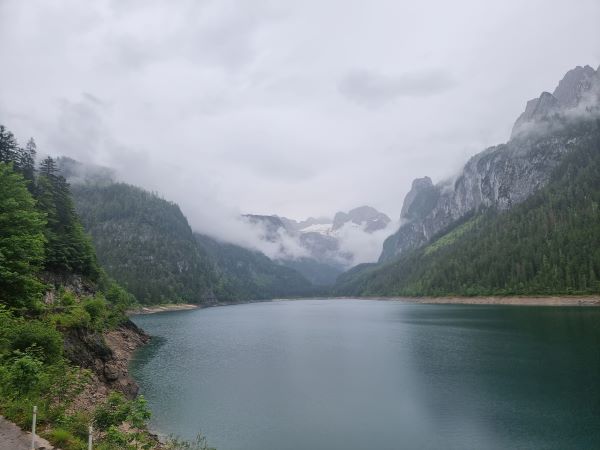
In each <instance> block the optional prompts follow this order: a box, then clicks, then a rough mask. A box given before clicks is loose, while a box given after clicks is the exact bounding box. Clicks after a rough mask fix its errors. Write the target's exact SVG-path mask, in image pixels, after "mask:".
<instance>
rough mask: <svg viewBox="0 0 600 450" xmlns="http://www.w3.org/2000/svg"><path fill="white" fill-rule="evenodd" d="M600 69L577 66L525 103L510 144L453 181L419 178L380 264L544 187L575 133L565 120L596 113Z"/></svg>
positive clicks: (470, 165) (490, 150)
mask: <svg viewBox="0 0 600 450" xmlns="http://www.w3.org/2000/svg"><path fill="white" fill-rule="evenodd" d="M599 99H600V70H599V71H595V70H594V69H592V68H591V67H589V66H586V67H583V68H582V67H577V68H575V69H573V70H572V71H570V72H569V73H567V75H565V77H564V78H563V80H562V81H561V82H560V83H559V85H558V87H557V88H556V89H555V91H554V93H553V94H550V93H548V92H544V93H542V95H541V96H540V97H539V98H537V99H534V100H530V101H529V102H528V103H527V106H526V108H525V112H523V114H521V116H520V117H519V118H518V119H517V121H516V123H515V126H514V129H513V135H512V137H511V139H510V141H509V142H508V143H506V144H502V145H498V146H496V147H491V148H488V149H487V150H485V151H483V152H481V153H479V154H477V155H475V156H474V157H473V158H471V159H470V160H469V161H468V162H467V164H466V165H465V166H464V168H463V170H462V172H461V173H460V174H459V176H458V177H457V178H456V180H455V181H454V182H446V183H439V184H437V185H433V183H432V182H431V180H430V179H429V178H428V177H425V178H419V179H416V180H415V181H414V182H413V185H412V189H411V190H410V192H409V193H408V194H407V196H406V198H405V200H404V204H403V207H402V216H401V218H402V220H403V222H404V223H403V224H402V225H401V227H400V229H399V230H398V231H397V232H396V233H395V234H393V235H392V236H390V237H389V238H388V239H387V240H386V241H385V243H384V246H383V251H382V254H381V257H380V259H379V261H380V262H384V261H388V260H390V259H393V258H394V257H396V256H397V255H399V254H401V253H403V252H404V251H406V250H410V249H414V248H417V247H420V246H421V245H423V244H425V243H427V242H428V241H429V240H430V239H431V237H432V236H434V235H435V234H437V233H439V232H441V231H443V230H444V229H446V228H448V227H449V226H450V225H451V224H452V223H454V222H455V221H457V220H459V219H461V218H463V217H465V216H466V215H467V214H469V213H471V212H472V211H475V210H478V209H480V208H486V207H492V208H497V209H499V210H506V209H508V208H510V207H511V206H513V205H515V204H517V203H520V202H522V201H523V200H525V199H526V198H527V197H529V196H530V195H531V194H532V193H533V192H535V191H536V190H538V189H539V188H540V187H542V186H544V185H545V184H546V183H547V182H548V179H549V177H550V175H551V173H552V170H553V169H554V168H555V167H556V166H557V165H558V163H559V162H560V160H561V159H562V158H563V156H564V155H565V154H566V153H568V152H569V149H570V148H571V147H572V146H573V143H574V139H576V137H575V136H570V135H569V134H568V133H562V132H561V127H562V124H564V123H565V121H569V120H574V117H581V116H582V115H588V116H589V115H592V114H597V113H598V105H599V104H600V101H599Z"/></svg>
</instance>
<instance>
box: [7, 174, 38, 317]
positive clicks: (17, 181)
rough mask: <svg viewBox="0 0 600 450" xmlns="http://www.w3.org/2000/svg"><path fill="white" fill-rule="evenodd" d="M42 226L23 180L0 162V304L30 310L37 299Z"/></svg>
mask: <svg viewBox="0 0 600 450" xmlns="http://www.w3.org/2000/svg"><path fill="white" fill-rule="evenodd" d="M44 225H45V222H44V219H43V216H42V214H40V213H39V212H38V211H36V207H35V201H34V199H33V197H32V196H31V194H30V193H29V191H28V190H27V185H26V182H25V180H24V179H23V177H22V176H21V175H19V174H17V173H15V172H14V171H13V170H12V168H11V166H9V165H7V164H5V163H2V162H0V302H4V303H6V304H8V305H11V306H16V307H30V306H32V304H33V302H35V301H36V300H37V299H38V298H39V296H40V293H41V288H42V284H41V283H40V282H39V281H38V280H37V278H36V274H37V272H38V270H39V269H40V267H41V266H42V264H43V262H44V242H45V241H44V234H43V231H44Z"/></svg>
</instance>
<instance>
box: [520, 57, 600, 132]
mask: <svg viewBox="0 0 600 450" xmlns="http://www.w3.org/2000/svg"><path fill="white" fill-rule="evenodd" d="M598 95H600V68H598V70H597V71H596V70H594V69H593V68H592V67H590V66H585V67H581V66H577V67H575V68H574V69H572V70H570V71H569V72H567V74H566V75H565V76H564V77H563V79H562V80H561V81H560V82H559V83H558V86H557V87H556V89H554V92H553V93H552V94H550V93H549V92H542V94H541V95H540V96H539V97H538V98H534V99H533V100H529V101H528V102H527V105H526V106H525V111H524V112H523V113H522V114H521V115H520V116H519V118H518V119H517V121H516V122H515V125H514V126H513V130H512V134H511V138H514V137H517V136H518V135H519V134H522V133H524V132H528V131H529V130H530V129H531V128H532V127H534V126H535V125H536V124H537V123H538V122H540V121H541V120H544V119H548V118H551V117H552V115H555V114H559V113H564V112H566V111H568V110H572V109H575V108H578V107H579V106H582V105H583V106H587V105H588V104H590V103H596V104H597V100H598Z"/></svg>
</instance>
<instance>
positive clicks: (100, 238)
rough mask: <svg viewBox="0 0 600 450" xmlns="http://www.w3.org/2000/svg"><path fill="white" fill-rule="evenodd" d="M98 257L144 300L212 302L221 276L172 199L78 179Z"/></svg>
mask: <svg viewBox="0 0 600 450" xmlns="http://www.w3.org/2000/svg"><path fill="white" fill-rule="evenodd" d="M73 195H74V198H75V203H76V205H77V212H78V213H79V215H80V216H81V219H82V222H83V224H84V227H85V229H86V230H87V231H88V232H89V233H90V234H91V236H92V239H93V242H94V245H95V247H96V252H97V255H98V261H99V263H100V264H101V266H102V267H103V268H104V269H105V270H106V272H107V273H108V274H109V275H110V276H112V277H113V278H114V279H115V280H117V281H118V282H119V283H121V284H122V285H123V286H124V287H125V288H126V289H128V290H129V291H131V292H132V293H133V294H134V295H135V296H136V297H137V299H138V300H139V301H140V302H141V303H146V304H152V303H165V302H182V301H183V302H191V303H203V302H210V301H212V300H213V299H214V298H215V293H214V290H213V284H214V283H215V282H216V279H217V276H216V272H215V270H214V267H213V265H212V263H211V261H210V260H209V258H208V255H207V254H206V252H205V251H204V250H202V249H201V248H199V246H198V245H197V243H196V240H195V239H194V236H193V233H192V230H191V228H190V226H189V224H188V222H187V219H186V218H185V216H184V215H183V214H182V212H181V210H180V209H179V207H178V206H177V205H176V204H175V203H172V202H168V201H166V200H163V199H161V198H160V197H158V196H156V195H154V194H152V193H150V192H147V191H144V190H142V189H139V188H136V187H134V186H130V185H127V184H122V183H117V184H108V185H98V184H75V185H73Z"/></svg>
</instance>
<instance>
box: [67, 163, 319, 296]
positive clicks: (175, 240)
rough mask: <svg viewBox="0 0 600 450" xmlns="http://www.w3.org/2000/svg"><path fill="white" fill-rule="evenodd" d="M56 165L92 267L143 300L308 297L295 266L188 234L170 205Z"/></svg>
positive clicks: (79, 168)
mask: <svg viewBox="0 0 600 450" xmlns="http://www.w3.org/2000/svg"><path fill="white" fill-rule="evenodd" d="M59 161H60V162H61V164H60V167H61V170H64V171H65V174H67V175H69V176H72V177H73V178H72V179H73V180H74V181H75V182H74V183H73V185H72V192H73V197H74V200H75V204H76V207H77V212H78V214H79V215H80V217H81V218H82V222H83V225H84V227H85V229H86V231H87V232H88V233H90V235H91V237H92V241H93V242H94V245H95V247H96V251H97V255H98V262H99V263H100V265H101V266H102V267H103V268H104V270H105V271H106V272H107V273H108V274H109V275H110V276H111V277H113V278H114V279H115V280H118V281H119V282H120V283H121V284H122V285H123V286H125V287H126V288H127V289H128V290H129V291H130V292H132V293H133V294H135V296H136V297H137V299H138V300H139V301H140V302H141V303H145V304H152V303H165V302H180V301H184V302H190V303H213V302H215V301H227V302H232V301H233V302H236V301H245V300H257V299H270V298H275V297H297V296H301V295H304V296H306V295H310V294H311V293H313V292H314V288H313V286H312V284H311V283H310V282H309V281H308V280H307V279H306V278H304V277H303V276H302V275H300V273H298V272H297V271H296V270H294V269H293V268H288V267H284V266H282V265H281V264H278V263H277V262H274V261H271V260H270V259H269V258H268V257H267V256H265V255H264V254H262V253H260V252H258V251H252V250H248V249H245V248H243V247H240V246H237V245H234V244H229V243H225V242H220V241H217V240H215V239H212V238H210V237H208V236H203V235H201V234H198V233H193V232H192V229H191V227H190V225H189V224H188V222H187V219H186V218H185V216H184V215H183V213H182V212H181V210H180V209H179V206H177V205H176V204H175V203H172V202H169V201H166V200H164V199H162V198H160V197H158V196H157V195H155V194H152V193H149V192H147V191H144V190H143V189H140V188H137V187H135V186H131V185H128V184H124V183H115V182H114V180H113V179H112V178H110V177H107V176H106V175H107V174H108V173H110V172H109V171H107V170H105V169H104V168H97V167H88V166H86V165H83V164H81V163H78V162H77V161H74V160H71V159H65V158H61V159H60V160H59ZM65 164H66V166H65ZM99 175H102V176H99ZM248 220H250V221H256V220H257V219H256V218H253V217H252V216H248ZM268 223H269V224H271V227H270V228H268V227H267V228H266V230H267V232H266V234H265V235H264V238H265V239H269V235H268V233H269V232H270V233H274V232H276V230H277V227H276V226H275V227H274V226H273V225H272V223H275V224H276V225H277V224H279V225H280V226H282V225H281V222H280V221H279V219H277V218H273V219H272V220H270V221H268Z"/></svg>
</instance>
